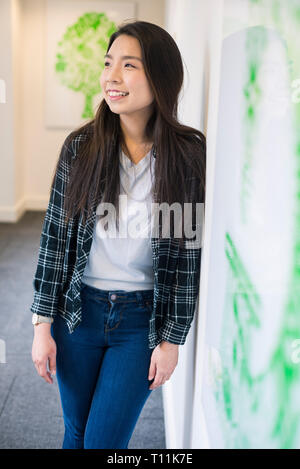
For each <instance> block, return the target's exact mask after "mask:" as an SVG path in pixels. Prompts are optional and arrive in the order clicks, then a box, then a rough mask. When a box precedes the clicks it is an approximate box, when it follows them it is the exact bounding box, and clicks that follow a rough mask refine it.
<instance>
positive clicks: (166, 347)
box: [148, 340, 179, 389]
mask: <svg viewBox="0 0 300 469" xmlns="http://www.w3.org/2000/svg"><path fill="white" fill-rule="evenodd" d="M178 348H179V345H176V344H171V343H170V342H167V341H165V340H163V341H162V342H161V343H160V344H158V345H157V347H155V349H154V350H153V352H152V355H151V363H150V368H149V376H148V380H151V379H153V378H154V377H155V379H154V381H153V383H151V385H150V387H149V389H155V388H157V387H158V386H161V385H162V384H164V383H165V381H167V380H168V379H169V378H170V377H171V375H172V373H173V371H174V369H175V368H176V365H177V363H178Z"/></svg>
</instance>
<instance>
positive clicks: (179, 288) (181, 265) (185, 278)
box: [160, 247, 201, 345]
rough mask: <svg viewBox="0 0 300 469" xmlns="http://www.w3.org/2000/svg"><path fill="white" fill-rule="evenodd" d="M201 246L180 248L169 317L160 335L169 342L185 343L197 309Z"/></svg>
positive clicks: (172, 287) (171, 291) (171, 290)
mask: <svg viewBox="0 0 300 469" xmlns="http://www.w3.org/2000/svg"><path fill="white" fill-rule="evenodd" d="M200 265H201V248H197V249H189V248H187V247H180V248H179V256H178V261H177V267H176V270H175V280H174V282H173V284H172V286H171V289H170V301H169V308H168V313H167V317H166V319H165V321H164V325H163V327H162V328H161V329H160V337H161V339H162V340H166V341H167V342H170V343H173V344H178V345H183V344H184V343H185V341H186V337H187V334H188V332H189V330H190V327H191V323H192V321H193V318H194V313H195V309H196V304H197V299H198V293H199V284H200Z"/></svg>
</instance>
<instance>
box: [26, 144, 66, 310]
mask: <svg viewBox="0 0 300 469" xmlns="http://www.w3.org/2000/svg"><path fill="white" fill-rule="evenodd" d="M68 139H69V137H67V138H66V140H65V141H64V143H63V145H62V148H61V151H60V155H59V160H58V165H57V168H56V173H55V177H54V181H53V185H52V187H51V193H50V199H49V204H48V208H47V211H46V215H45V218H44V223H43V227H42V233H41V237H40V247H39V254H38V263H37V268H36V273H35V276H34V280H33V287H34V301H33V303H32V305H31V308H30V310H31V311H32V312H33V313H37V314H39V315H41V316H50V317H53V316H55V315H56V310H57V304H58V298H59V292H60V288H61V278H62V269H63V260H64V254H65V245H66V238H67V224H66V223H65V221H64V216H65V211H64V209H63V203H64V198H65V189H66V184H67V182H68V178H69V170H70V165H71V155H72V149H71V143H69V141H68Z"/></svg>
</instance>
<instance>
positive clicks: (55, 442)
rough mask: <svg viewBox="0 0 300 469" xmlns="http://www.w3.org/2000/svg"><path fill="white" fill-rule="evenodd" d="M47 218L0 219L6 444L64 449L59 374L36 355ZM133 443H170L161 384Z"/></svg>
mask: <svg viewBox="0 0 300 469" xmlns="http://www.w3.org/2000/svg"><path fill="white" fill-rule="evenodd" d="M43 218H44V213H43V212H26V213H25V215H24V216H23V217H22V218H21V220H20V221H19V222H18V223H0V297H1V303H0V340H2V341H5V348H6V353H5V363H0V448H1V449H4V448H5V449H9V448H11V449H17V448H18V449H26V448H28V449H29V448H35V449H51V448H53V449H54V448H61V444H62V439H63V433H64V425H63V419H62V411H61V405H60V399H59V392H58V386H57V382H56V378H54V384H53V385H50V384H48V383H46V382H45V381H44V380H43V379H42V378H41V377H40V376H38V374H37V373H36V371H35V368H34V365H33V363H32V360H31V345H32V338H33V326H32V324H31V315H32V313H31V311H30V305H31V303H32V300H33V285H32V281H33V276H34V273H35V269H36V263H37V256H38V249H39V239H40V234H41V228H42V223H43ZM2 361H4V360H3V357H2ZM0 362H1V357H0ZM128 448H129V449H140V448H149V449H156V448H157V449H163V448H165V433H164V417H163V407H162V392H161V387H159V388H157V389H155V390H153V392H152V393H151V395H150V397H149V399H148V400H147V401H146V404H145V406H144V408H143V410H142V413H141V415H140V418H139V420H138V423H137V425H136V427H135V430H134V433H133V435H132V438H131V440H130V443H129V446H128Z"/></svg>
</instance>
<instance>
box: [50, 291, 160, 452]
mask: <svg viewBox="0 0 300 469" xmlns="http://www.w3.org/2000/svg"><path fill="white" fill-rule="evenodd" d="M81 300H82V322H81V323H80V324H79V326H77V327H76V329H75V330H74V332H73V333H72V334H70V333H69V331H68V328H67V325H66V322H65V320H64V319H63V318H62V317H61V316H59V315H57V316H56V317H55V320H54V322H53V324H52V326H51V333H52V336H53V338H54V340H55V342H56V346H57V356H56V377H57V382H58V386H59V392H60V397H61V403H62V410H63V417H64V424H65V435H64V441H63V446H62V448H63V449H65V448H71V449H80V448H85V449H89V448H91V449H92V448H93V449H106V448H110V449H119V448H125V449H127V447H128V443H129V440H130V438H131V435H132V433H133V431H134V428H135V425H136V422H137V420H138V418H139V415H140V413H141V411H142V409H143V406H144V404H145V402H146V400H147V398H148V397H149V396H150V394H151V392H152V390H150V389H149V386H150V385H151V383H152V382H153V381H154V379H152V380H148V373H149V368H150V360H151V355H152V352H153V349H149V346H148V332H149V319H150V316H151V312H152V308H153V290H136V291H131V292H126V291H124V290H114V291H108V290H100V289H98V288H94V287H90V286H88V285H84V284H83V287H82V289H81Z"/></svg>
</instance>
